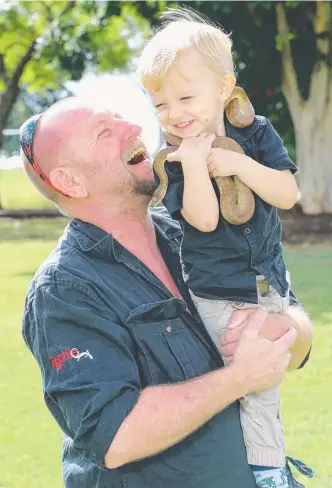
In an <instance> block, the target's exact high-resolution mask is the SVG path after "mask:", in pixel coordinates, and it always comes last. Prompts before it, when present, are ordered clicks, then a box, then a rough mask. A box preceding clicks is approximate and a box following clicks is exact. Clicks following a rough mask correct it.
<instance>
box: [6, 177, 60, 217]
mask: <svg viewBox="0 0 332 488" xmlns="http://www.w3.org/2000/svg"><path fill="white" fill-rule="evenodd" d="M0 194H1V204H2V206H3V208H4V209H10V210H17V209H18V210H21V209H27V210H28V209H44V208H45V209H49V208H52V209H53V208H54V205H53V203H52V202H50V201H48V200H46V198H44V197H43V196H42V195H41V194H40V193H39V192H38V191H37V190H36V189H35V187H34V186H33V184H32V183H31V181H30V180H29V178H28V177H27V176H26V175H25V173H24V171H23V169H21V168H16V169H10V170H9V169H6V170H0Z"/></svg>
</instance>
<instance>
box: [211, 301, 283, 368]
mask: <svg viewBox="0 0 332 488" xmlns="http://www.w3.org/2000/svg"><path fill="white" fill-rule="evenodd" d="M254 310H255V309H254V308H246V309H244V310H236V311H235V312H233V315H232V321H231V323H230V324H229V326H228V331H227V332H225V334H223V336H222V338H221V339H220V344H221V352H222V355H223V356H224V357H225V358H227V359H226V362H227V364H229V363H231V362H232V359H233V354H234V351H235V349H236V347H237V345H238V343H239V340H240V338H241V335H242V333H243V331H244V329H245V328H246V327H247V325H248V319H249V317H250V316H251V314H252V313H253V312H254ZM289 322H290V321H288V320H286V319H285V315H284V314H282V313H268V314H267V316H266V319H265V322H264V324H263V325H262V327H261V329H260V332H259V335H261V336H262V337H264V338H265V339H268V340H269V341H275V340H277V339H279V338H280V337H282V336H283V335H284V334H285V332H287V331H288V330H289V328H290V324H289Z"/></svg>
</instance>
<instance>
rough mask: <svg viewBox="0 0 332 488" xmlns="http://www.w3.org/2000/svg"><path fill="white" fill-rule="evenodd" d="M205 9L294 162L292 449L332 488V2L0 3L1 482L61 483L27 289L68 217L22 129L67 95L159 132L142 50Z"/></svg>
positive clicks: (154, 135) (290, 225) (19, 485)
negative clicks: (35, 182) (24, 331)
mask: <svg viewBox="0 0 332 488" xmlns="http://www.w3.org/2000/svg"><path fill="white" fill-rule="evenodd" d="M185 5H189V6H190V7H192V8H194V9H196V10H198V11H199V12H201V13H203V14H205V15H206V16H208V17H209V18H210V19H212V20H213V21H214V22H216V23H218V24H220V25H221V26H222V27H223V28H224V29H225V30H226V31H227V32H231V34H232V39H233V43H234V61H235V65H236V75H237V79H238V85H240V86H241V87H243V88H244V89H245V90H246V92H247V94H248V95H249V97H250V99H251V102H252V104H253V105H254V107H255V110H256V113H257V114H261V115H265V116H266V117H268V118H269V119H270V121H271V122H272V123H273V124H274V126H275V127H276V129H277V130H278V132H279V134H280V136H281V137H282V139H283V141H284V144H285V146H286V147H287V149H288V151H289V153H290V155H291V157H292V158H293V159H294V161H295V162H296V164H297V165H298V166H299V168H300V171H299V173H298V175H297V178H298V184H299V188H300V191H301V199H300V201H299V204H298V205H296V206H295V207H294V208H293V209H292V210H290V211H283V212H281V218H282V222H283V228H284V231H283V241H284V243H285V255H286V261H287V265H288V268H289V269H290V272H291V275H292V281H293V283H292V287H293V290H294V291H295V293H296V294H297V295H298V297H299V299H300V301H301V303H303V305H304V307H305V308H306V310H307V311H308V312H309V313H310V315H311V317H312V320H313V324H314V327H315V343H314V347H313V351H312V358H311V361H310V362H309V364H308V365H307V366H306V368H304V369H303V370H301V371H298V372H295V373H292V374H291V375H289V377H288V378H287V379H286V380H285V382H284V383H283V385H282V404H283V405H282V407H283V408H282V411H283V419H284V424H285V435H286V441H287V446H288V452H289V454H290V455H294V456H295V457H298V458H300V459H303V460H304V461H306V462H308V464H310V465H311V466H312V467H313V468H314V469H315V470H316V472H317V476H316V478H315V479H313V480H312V481H308V482H306V487H309V488H318V487H319V488H329V487H331V488H332V464H331V461H330V457H331V452H332V440H331V437H332V436H331V428H332V418H331V408H330V405H331V401H332V388H331V386H330V385H331V384H330V378H331V374H332V366H331V359H332V354H331V351H332V293H331V278H330V275H331V273H332V218H331V217H332V191H331V186H332V3H331V2H327V1H317V2H314V1H306V2H304V1H300V2H299V1H286V2H271V1H249V2H247V1H234V2H229V1H209V2H207V1H205V2H204V1H197V2H165V1H146V2H127V1H121V2H116V1H115V2H107V1H103V0H95V1H92V0H91V1H90V0H87V1H27V2H22V1H15V0H0V388H1V393H0V394H1V402H0V418H1V423H0V488H23V487H24V488H45V487H46V486H52V488H60V487H61V486H62V481H61V432H60V429H59V428H58V427H57V426H56V424H55V422H54V421H53V419H52V418H51V416H50V414H49V412H48V411H47V409H46V407H45V406H44V403H43V399H42V393H41V385H40V374H39V370H38V368H37V365H36V364H35V361H34V360H33V358H32V356H31V354H30V353H29V351H28V350H27V349H26V347H25V345H24V343H23V340H22V338H21V329H20V328H21V318H22V311H23V307H24V295H25V292H26V289H27V286H28V284H29V282H30V280H31V278H32V276H33V274H34V272H35V271H36V269H37V267H38V266H39V264H41V262H42V261H43V260H44V259H45V257H46V256H47V255H48V253H49V252H50V251H51V249H52V248H53V247H54V245H55V244H56V241H57V239H58V237H59V236H60V235H61V233H62V230H63V228H64V226H65V225H66V223H67V220H66V219H65V218H63V217H59V215H58V214H57V212H56V210H55V209H54V208H53V206H52V204H51V203H50V202H48V201H47V200H45V199H43V198H42V197H41V196H40V195H39V194H38V193H37V192H36V191H35V190H34V188H33V186H32V185H31V184H30V182H29V181H28V180H27V178H26V177H25V175H24V173H23V170H22V168H21V165H20V160H19V158H18V153H19V144H18V128H19V127H20V125H21V123H22V122H23V121H24V120H26V119H27V118H28V117H30V116H31V115H33V114H35V113H38V112H40V111H43V110H45V109H46V108H47V107H48V106H49V105H51V104H52V103H54V102H55V101H57V100H59V99H61V98H63V97H66V96H69V95H75V94H77V95H83V96H84V97H86V98H92V99H98V100H99V101H101V102H102V103H103V104H104V105H105V107H110V108H112V109H114V110H116V111H119V112H121V113H122V114H123V115H124V117H126V118H128V119H129V120H132V121H134V122H136V123H139V124H140V125H142V126H143V137H144V139H145V142H146V144H147V147H148V149H149V150H150V152H151V154H153V153H154V152H155V151H156V150H157V149H158V148H159V146H160V144H161V136H160V131H159V127H158V124H157V121H156V118H155V114H154V111H153V108H152V107H151V105H150V103H149V101H148V99H147V97H146V95H145V93H144V91H143V90H142V88H141V87H140V85H139V83H138V80H137V78H136V76H135V58H136V57H137V55H138V54H139V52H140V50H141V49H142V47H143V46H144V44H145V42H146V40H147V39H148V38H149V36H150V35H151V33H152V32H153V30H154V29H155V28H156V27H158V25H159V22H160V21H159V15H160V13H161V12H162V11H163V10H164V9H165V8H167V7H176V6H185Z"/></svg>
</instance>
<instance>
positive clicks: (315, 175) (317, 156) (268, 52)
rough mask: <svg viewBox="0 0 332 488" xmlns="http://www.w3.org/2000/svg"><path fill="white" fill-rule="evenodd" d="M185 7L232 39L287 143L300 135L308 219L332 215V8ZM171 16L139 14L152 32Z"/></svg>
mask: <svg viewBox="0 0 332 488" xmlns="http://www.w3.org/2000/svg"><path fill="white" fill-rule="evenodd" d="M176 3H177V4H178V2H176ZM181 5H182V6H186V5H187V6H189V7H192V8H195V9H196V10H198V11H199V12H201V13H202V14H205V15H206V16H207V17H209V18H210V19H212V20H213V21H215V22H216V23H218V24H220V25H222V26H223V27H224V28H225V30H226V31H227V32H231V33H232V39H233V42H234V60H235V63H236V67H237V77H238V81H239V84H240V85H241V86H242V87H243V88H245V90H246V91H247V93H248V95H249V96H250V98H251V100H252V102H253V105H254V107H255V109H256V112H257V113H260V114H262V115H266V116H268V117H269V118H270V120H271V121H272V123H273V124H274V125H275V126H276V128H277V129H278V130H279V132H280V133H281V135H282V136H283V138H284V141H286V143H289V142H292V140H293V137H294V133H295V141H296V161H297V164H298V166H299V167H300V172H299V182H300V190H301V194H302V199H301V205H302V208H303V211H304V212H305V213H307V214H320V213H324V212H326V213H332V192H331V190H330V188H331V185H332V158H331V154H332V137H331V134H332V6H331V2H327V1H321V0H318V1H317V2H313V1H309V2H301V1H300V2H291V1H286V2H271V1H241V2H229V1H223V2H216V1H215V2H204V1H196V2H181ZM168 6H169V5H168ZM164 8H165V2H151V1H150V2H139V11H140V12H141V13H142V14H143V15H145V16H146V17H147V18H149V19H150V21H151V23H152V25H156V24H157V23H158V12H160V11H162V10H163V9H164ZM292 123H293V126H292Z"/></svg>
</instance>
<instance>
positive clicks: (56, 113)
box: [21, 97, 93, 202]
mask: <svg viewBox="0 0 332 488" xmlns="http://www.w3.org/2000/svg"><path fill="white" fill-rule="evenodd" d="M92 109H93V108H92V106H91V107H89V105H88V104H87V103H86V102H84V101H83V100H81V99H79V98H76V97H69V98H65V99H63V100H60V101H59V102H57V103H55V104H54V105H52V106H51V107H50V108H49V109H48V110H47V111H46V112H45V113H44V114H43V115H42V117H41V118H40V119H38V121H37V123H36V127H35V131H34V136H33V152H34V155H35V156H36V158H37V161H38V164H39V166H40V168H41V170H42V172H43V173H44V174H45V175H46V176H47V178H48V177H49V175H50V173H51V171H52V170H53V169H55V168H56V167H57V166H61V165H66V166H70V165H73V164H74V163H75V161H76V160H77V159H80V154H79V149H80V148H79V147H78V146H79V145H78V144H77V141H78V140H79V137H80V135H81V137H82V138H83V137H84V128H86V123H87V120H88V118H89V117H90V116H91V111H92ZM74 136H75V142H73V141H72V139H73V138H74ZM21 159H22V161H23V165H24V169H25V172H26V174H27V176H28V177H29V179H30V180H31V181H32V183H33V184H34V185H35V186H36V188H37V189H38V190H39V191H40V192H41V193H42V194H43V195H44V196H45V197H46V198H48V199H50V200H52V201H54V202H57V201H58V200H59V197H60V196H61V195H60V194H59V192H57V191H56V190H54V189H52V188H50V186H49V185H47V184H46V183H45V182H44V181H43V179H42V178H41V177H40V176H39V175H38V174H37V173H36V171H35V170H34V168H33V167H32V165H31V164H30V162H29V161H28V159H27V158H26V156H25V155H24V153H23V151H22V150H21Z"/></svg>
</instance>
